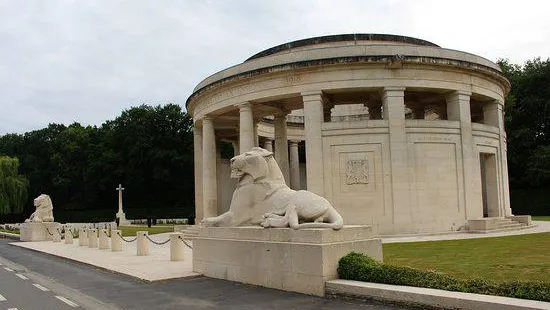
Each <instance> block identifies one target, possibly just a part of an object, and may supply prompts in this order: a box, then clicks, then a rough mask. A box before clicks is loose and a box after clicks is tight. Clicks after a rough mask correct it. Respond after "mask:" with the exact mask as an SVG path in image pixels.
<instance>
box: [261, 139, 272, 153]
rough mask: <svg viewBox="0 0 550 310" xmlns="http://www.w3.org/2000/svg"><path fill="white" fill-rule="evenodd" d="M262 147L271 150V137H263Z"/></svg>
mask: <svg viewBox="0 0 550 310" xmlns="http://www.w3.org/2000/svg"><path fill="white" fill-rule="evenodd" d="M263 146H264V149H266V150H268V151H270V152H273V140H271V139H265V141H264V145H263Z"/></svg>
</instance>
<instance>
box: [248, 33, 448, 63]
mask: <svg viewBox="0 0 550 310" xmlns="http://www.w3.org/2000/svg"><path fill="white" fill-rule="evenodd" d="M356 41H373V42H376V41H377V42H393V43H404V44H412V45H422V46H431V47H440V46H439V45H437V44H434V43H432V42H429V41H426V40H422V39H417V38H412V37H406V36H398V35H393V34H379V33H352V34H337V35H330V36H321V37H313V38H307V39H302V40H297V41H292V42H288V43H284V44H280V45H277V46H274V47H272V48H269V49H266V50H264V51H261V52H259V53H257V54H255V55H253V56H252V57H250V58H248V59H247V60H245V62H247V61H250V60H253V59H257V58H261V57H265V56H269V55H273V54H277V53H279V52H282V51H288V50H291V49H293V48H298V47H304V46H308V45H316V44H323V43H334V42H356Z"/></svg>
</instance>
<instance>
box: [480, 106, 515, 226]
mask: <svg viewBox="0 0 550 310" xmlns="http://www.w3.org/2000/svg"><path fill="white" fill-rule="evenodd" d="M503 106H504V103H502V102H500V101H498V100H495V101H493V102H490V103H488V104H485V105H484V106H483V123H484V124H485V125H490V126H495V127H498V133H499V157H500V160H499V162H498V165H499V166H500V177H499V179H500V181H501V184H500V186H499V187H500V189H501V192H500V193H499V194H500V195H499V198H500V204H501V207H502V208H503V210H502V211H503V215H504V216H512V215H513V214H512V209H511V207H510V189H509V183H508V158H507V146H506V131H505V130H504V111H503Z"/></svg>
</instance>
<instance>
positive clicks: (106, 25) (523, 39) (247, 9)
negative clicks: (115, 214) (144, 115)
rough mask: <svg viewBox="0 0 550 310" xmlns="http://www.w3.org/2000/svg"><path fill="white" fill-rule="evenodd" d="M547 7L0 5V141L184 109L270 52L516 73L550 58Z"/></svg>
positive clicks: (293, 0) (294, 2)
mask: <svg viewBox="0 0 550 310" xmlns="http://www.w3.org/2000/svg"><path fill="white" fill-rule="evenodd" d="M548 3H550V2H548V1H530V0H522V1H503V0H498V1H480V0H475V1H469V0H468V1H467V0H461V1H442V0H439V1H438V0H433V1H430V0H426V1H421V0H416V1H406V0H403V1H401V0H385V1H367V0H357V1H352V0H350V1H346V0H337V1H321V0H317V1H306V0H289V1H283V0H276V1H267V0H266V1H259V0H250V1H248V0H233V1H231V0H219V1H201V0H195V1H184V0H174V1H170V0H163V1H156V0H150V1H145V0H143V1H142V0H128V1H116V0H104V1H93V0H81V1H70V0H48V1H44V0H0V135H2V134H5V133H9V132H17V133H23V132H25V131H30V130H34V129H39V128H42V127H44V126H46V125H47V124H48V123H63V124H70V123H72V122H75V121H76V122H79V123H81V124H83V125H98V126H99V125H101V124H102V123H103V122H104V121H106V120H109V119H113V118H115V117H116V116H118V115H119V114H120V112H121V111H122V110H124V109H127V108H129V107H131V106H136V105H139V104H142V103H147V104H154V105H156V104H165V103H169V102H173V103H177V104H180V105H184V103H185V100H186V99H187V97H188V96H189V95H190V94H191V92H192V89H193V87H195V85H196V84H198V83H199V82H200V81H201V80H202V79H204V78H206V77H207V76H209V75H211V74H213V73H215V72H217V71H219V70H222V69H224V68H227V67H229V66H232V65H235V64H237V63H240V62H242V61H244V60H245V59H246V58H248V57H249V56H251V55H252V54H255V53H257V52H259V51H261V50H264V49H266V48H269V47H272V46H275V45H278V44H281V43H284V42H288V41H293V40H297V39H303V38H307V37H313V36H321V35H329V34H339V33H389V34H398V35H406V36H412V37H417V38H421V39H425V40H428V41H431V42H433V43H436V44H438V45H440V46H442V47H445V48H451V49H457V50H462V51H467V52H471V53H474V54H478V55H480V56H483V57H486V58H488V59H490V60H493V61H495V60H497V59H498V58H508V59H509V60H510V61H512V62H514V63H519V64H521V63H523V62H524V61H525V60H528V59H532V58H534V57H537V56H540V57H542V58H543V59H546V58H548V57H550V18H548V16H547V14H548V12H550V5H549V4H548Z"/></svg>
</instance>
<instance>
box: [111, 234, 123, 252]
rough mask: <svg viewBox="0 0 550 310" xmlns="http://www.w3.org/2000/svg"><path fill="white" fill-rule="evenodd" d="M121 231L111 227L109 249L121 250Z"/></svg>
mask: <svg viewBox="0 0 550 310" xmlns="http://www.w3.org/2000/svg"><path fill="white" fill-rule="evenodd" d="M121 236H122V231H120V230H116V229H113V230H111V251H113V252H120V251H122V237H121Z"/></svg>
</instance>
